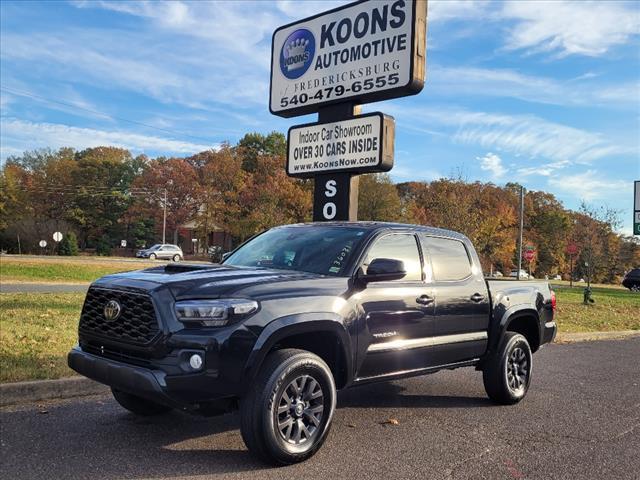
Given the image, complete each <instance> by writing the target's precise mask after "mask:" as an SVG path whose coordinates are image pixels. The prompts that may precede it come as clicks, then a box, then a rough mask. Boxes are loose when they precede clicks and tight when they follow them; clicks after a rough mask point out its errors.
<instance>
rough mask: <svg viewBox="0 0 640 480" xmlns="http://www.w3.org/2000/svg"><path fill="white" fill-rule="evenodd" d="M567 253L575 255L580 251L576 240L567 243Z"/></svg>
mask: <svg viewBox="0 0 640 480" xmlns="http://www.w3.org/2000/svg"><path fill="white" fill-rule="evenodd" d="M567 253H568V254H569V255H575V254H576V253H578V245H577V244H575V243H574V242H571V243H569V244H568V245H567Z"/></svg>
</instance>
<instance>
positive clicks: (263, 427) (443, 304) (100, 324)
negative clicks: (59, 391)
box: [68, 222, 556, 464]
mask: <svg viewBox="0 0 640 480" xmlns="http://www.w3.org/2000/svg"><path fill="white" fill-rule="evenodd" d="M554 310H555V296H554V293H553V291H551V290H550V289H549V285H548V284H547V283H546V282H537V281H536V282H534V281H509V280H504V281H499V280H489V281H487V280H485V278H484V276H483V274H482V269H481V266H480V262H479V259H478V255H477V254H476V252H475V250H474V248H473V245H472V244H471V242H470V241H469V240H468V239H467V238H466V237H465V236H463V235H461V234H459V233H455V232H451V231H447V230H441V229H436V228H430V227H424V226H416V225H403V224H389V223H377V222H336V223H310V224H300V225H288V226H281V227H276V228H272V229H270V230H268V231H266V232H264V233H262V234H260V235H257V236H255V237H253V238H252V239H250V240H248V241H247V242H245V243H244V244H243V245H241V246H240V247H238V248H237V249H236V250H234V251H233V252H231V253H230V255H228V256H226V257H225V259H224V260H223V261H222V263H221V264H203V265H198V264H168V265H166V266H158V267H154V268H150V269H147V270H141V271H135V272H128V273H119V274H114V275H107V276H105V277H102V278H100V279H99V280H97V281H96V282H94V283H93V284H92V285H91V287H90V288H89V290H88V293H87V296H86V299H85V302H84V306H83V309H82V313H81V317H80V322H79V344H78V345H77V346H76V347H74V348H73V349H72V350H71V352H70V353H69V355H68V363H69V366H70V367H71V368H72V369H73V370H75V371H76V372H78V373H80V374H82V375H85V376H87V377H89V378H92V379H94V380H96V381H98V382H102V383H104V384H106V385H108V386H110V387H111V390H112V392H113V396H114V397H115V399H116V400H117V401H118V403H120V404H121V405H122V406H123V407H124V408H126V409H127V410H129V411H131V412H133V413H134V414H138V415H154V414H161V413H164V412H168V411H169V410H171V409H179V410H182V411H188V412H193V413H199V414H202V415H213V414H217V413H221V412H225V411H228V410H229V409H231V408H234V407H238V408H239V409H240V423H241V426H240V427H241V428H240V430H241V434H242V438H243V439H244V442H245V444H246V445H247V447H248V449H249V450H250V451H251V452H252V453H254V454H255V455H257V456H258V457H260V458H261V459H263V460H265V461H267V462H270V463H275V464H290V463H294V462H300V461H303V460H305V459H307V458H309V457H310V456H312V455H313V454H314V453H315V452H316V451H317V450H318V449H319V448H320V447H321V445H322V444H323V442H324V441H325V439H326V438H327V434H328V432H329V428H330V426H331V421H332V418H333V415H334V412H335V408H336V401H337V397H336V391H337V390H340V389H344V388H347V387H351V386H356V385H361V384H364V383H368V382H378V381H388V380H393V379H399V378H404V377H410V376H415V375H423V374H427V373H433V372H437V371H439V370H443V369H454V368H459V367H475V369H476V370H479V371H481V372H482V377H483V381H484V386H485V389H486V392H487V394H488V396H489V397H490V398H491V399H492V400H494V401H495V402H497V403H499V404H513V403H516V402H519V401H520V400H522V398H523V397H524V396H525V394H526V393H527V390H528V388H529V385H530V383H531V366H532V354H533V353H534V352H536V351H537V350H538V349H539V348H540V347H541V346H542V345H544V344H545V343H549V342H551V341H552V340H553V338H554V336H555V334H556V324H555V322H554Z"/></svg>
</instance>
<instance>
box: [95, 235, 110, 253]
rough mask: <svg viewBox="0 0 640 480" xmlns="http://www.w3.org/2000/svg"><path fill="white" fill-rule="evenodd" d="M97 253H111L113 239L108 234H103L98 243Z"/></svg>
mask: <svg viewBox="0 0 640 480" xmlns="http://www.w3.org/2000/svg"><path fill="white" fill-rule="evenodd" d="M96 255H100V256H103V257H108V256H109V255H111V240H110V239H109V236H108V235H103V236H102V237H100V240H98V243H97V244H96Z"/></svg>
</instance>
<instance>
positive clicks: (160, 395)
mask: <svg viewBox="0 0 640 480" xmlns="http://www.w3.org/2000/svg"><path fill="white" fill-rule="evenodd" d="M67 363H68V365H69V368H71V369H72V370H74V371H76V372H78V373H79V374H81V375H84V376H85V377H88V378H90V379H92V380H95V381H96V382H99V383H103V384H105V385H108V386H110V387H112V388H115V389H117V390H122V391H124V392H127V393H131V394H133V395H137V396H139V397H142V398H146V399H148V400H151V401H153V402H156V403H161V404H163V405H167V406H170V407H172V408H178V409H181V410H193V411H196V410H201V409H204V408H206V407H207V405H211V404H215V403H216V402H218V403H219V402H220V400H221V399H225V398H232V397H235V396H237V394H236V392H235V391H234V390H233V389H232V388H230V387H232V385H229V384H228V382H222V381H221V380H220V379H219V378H218V375H217V373H215V372H211V371H203V372H201V373H191V374H188V373H184V374H179V375H167V373H166V372H164V371H162V370H160V369H155V368H145V367H140V366H137V365H131V364H128V363H123V362H119V361H117V360H113V359H110V358H105V357H101V356H98V355H93V354H91V353H87V352H85V351H83V350H82V348H80V347H79V346H76V347H74V348H73V349H72V350H71V351H70V352H69V354H68V355H67Z"/></svg>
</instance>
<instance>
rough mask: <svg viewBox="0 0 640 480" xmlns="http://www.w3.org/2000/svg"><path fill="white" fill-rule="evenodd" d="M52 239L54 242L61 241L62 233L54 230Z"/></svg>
mask: <svg viewBox="0 0 640 480" xmlns="http://www.w3.org/2000/svg"><path fill="white" fill-rule="evenodd" d="M53 240H54V241H56V242H59V241H61V240H62V233H60V232H55V233H54V234H53Z"/></svg>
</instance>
